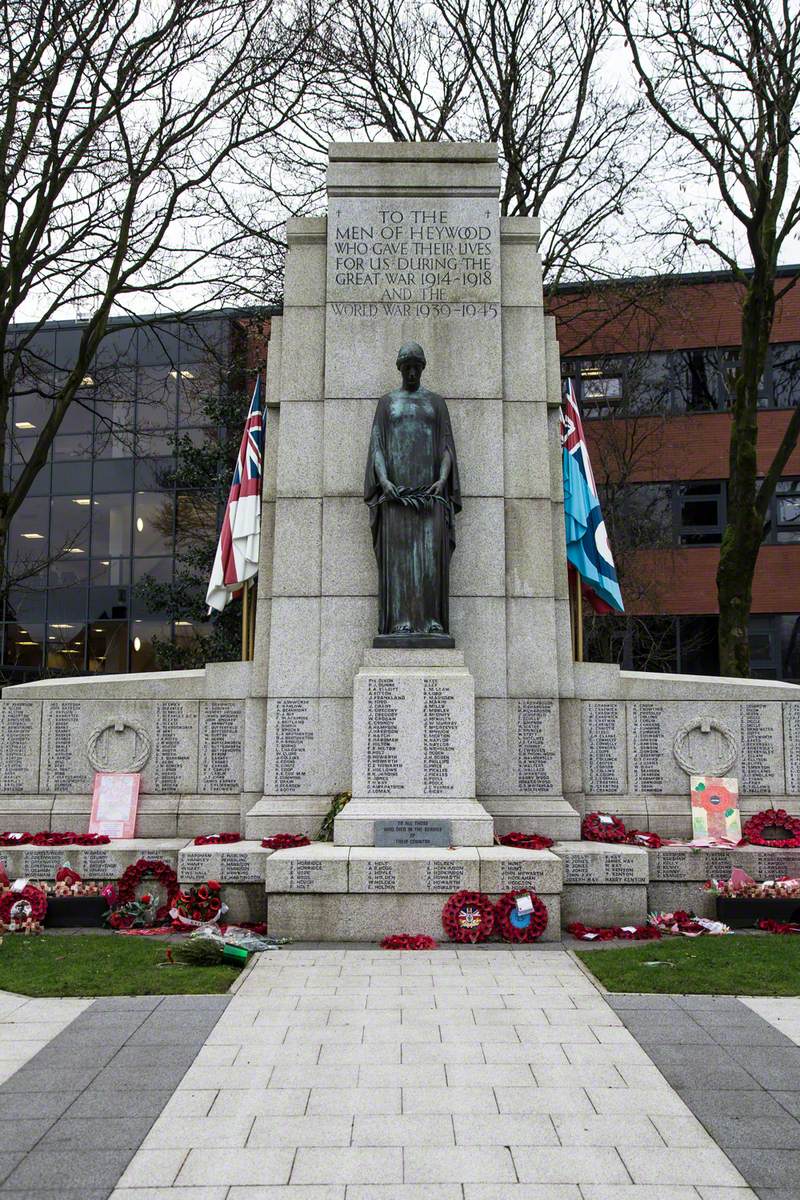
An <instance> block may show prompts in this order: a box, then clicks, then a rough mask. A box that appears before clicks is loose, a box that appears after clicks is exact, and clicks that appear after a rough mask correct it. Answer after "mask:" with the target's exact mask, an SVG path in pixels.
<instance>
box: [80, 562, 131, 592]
mask: <svg viewBox="0 0 800 1200" xmlns="http://www.w3.org/2000/svg"><path fill="white" fill-rule="evenodd" d="M89 577H90V580H91V582H92V584H93V585H94V586H95V587H109V586H112V585H113V586H114V587H120V586H124V585H127V584H128V583H130V579H131V562H130V559H129V558H98V559H95V560H94V561H93V562H92V564H91V572H90V576H89Z"/></svg>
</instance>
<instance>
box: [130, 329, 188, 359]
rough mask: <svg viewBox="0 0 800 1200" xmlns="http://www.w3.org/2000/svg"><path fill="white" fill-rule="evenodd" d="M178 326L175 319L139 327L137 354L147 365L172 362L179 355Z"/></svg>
mask: <svg viewBox="0 0 800 1200" xmlns="http://www.w3.org/2000/svg"><path fill="white" fill-rule="evenodd" d="M179 339H180V328H179V325H178V323H177V322H176V321H170V322H165V323H164V324H162V325H142V326H140V327H139V339H138V350H137V356H138V360H139V362H140V363H144V364H147V365H150V364H152V365H158V364H164V363H168V364H170V365H171V364H172V363H176V362H177V361H178V358H179V357H180V340H179Z"/></svg>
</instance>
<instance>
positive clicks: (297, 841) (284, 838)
mask: <svg viewBox="0 0 800 1200" xmlns="http://www.w3.org/2000/svg"><path fill="white" fill-rule="evenodd" d="M261 845H262V846H264V847H266V849H267V850H293V849H294V848H295V847H296V846H310V845H311V838H307V837H306V835H305V834H304V833H276V834H274V835H273V836H272V837H268V838H263V839H262V842H261Z"/></svg>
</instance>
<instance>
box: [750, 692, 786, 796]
mask: <svg viewBox="0 0 800 1200" xmlns="http://www.w3.org/2000/svg"><path fill="white" fill-rule="evenodd" d="M739 736H740V741H739V747H740V761H741V768H740V779H739V791H740V792H741V793H742V794H744V795H751V796H753V795H755V796H761V795H768V794H770V793H772V794H774V793H776V792H777V793H779V792H780V790H781V788H782V786H783V783H784V773H783V722H782V713H781V709H780V705H778V704H761V703H756V702H748V703H744V704H741V705H740V706H739Z"/></svg>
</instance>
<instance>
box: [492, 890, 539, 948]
mask: <svg viewBox="0 0 800 1200" xmlns="http://www.w3.org/2000/svg"><path fill="white" fill-rule="evenodd" d="M518 896H530V898H531V901H532V903H533V912H527V913H526V912H518V911H517V897H518ZM494 924H495V929H496V930H497V932H498V933H499V934H500V936H501V937H502V939H503V941H504V942H535V941H537V940H538V938H540V937H541V936H542V934H543V933H544V931H545V929H546V928H547V909H546V908H545V906H544V904H543V903H542V901H541V900H540V899H539V897H538V896H537V895H535V894H534V893H533V892H524V891H523V892H506V893H505V895H504V896H501V897H500V899H499V900H498V901H497V903H496V904H495V906H494Z"/></svg>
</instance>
